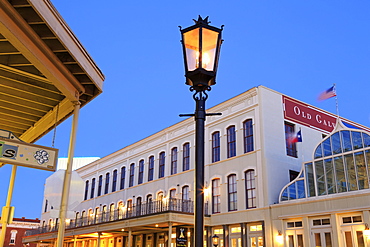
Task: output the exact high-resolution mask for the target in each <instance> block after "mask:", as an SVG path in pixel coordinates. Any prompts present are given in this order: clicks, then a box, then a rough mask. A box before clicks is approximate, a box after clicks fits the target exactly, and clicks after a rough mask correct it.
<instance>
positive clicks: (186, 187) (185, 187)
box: [181, 185, 189, 201]
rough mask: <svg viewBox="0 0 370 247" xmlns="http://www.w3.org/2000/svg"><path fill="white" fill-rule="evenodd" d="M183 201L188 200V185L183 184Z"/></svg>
mask: <svg viewBox="0 0 370 247" xmlns="http://www.w3.org/2000/svg"><path fill="white" fill-rule="evenodd" d="M181 199H182V200H183V201H187V200H189V186H187V185H185V186H184V187H182V198H181Z"/></svg>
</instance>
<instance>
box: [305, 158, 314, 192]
mask: <svg viewBox="0 0 370 247" xmlns="http://www.w3.org/2000/svg"><path fill="white" fill-rule="evenodd" d="M305 172H306V186H307V192H308V196H309V197H311V196H315V195H316V193H315V178H314V176H313V167H312V163H307V164H305Z"/></svg>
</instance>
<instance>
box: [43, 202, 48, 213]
mask: <svg viewBox="0 0 370 247" xmlns="http://www.w3.org/2000/svg"><path fill="white" fill-rule="evenodd" d="M48 202H49V201H48V200H45V208H44V213H46V212H47V211H48Z"/></svg>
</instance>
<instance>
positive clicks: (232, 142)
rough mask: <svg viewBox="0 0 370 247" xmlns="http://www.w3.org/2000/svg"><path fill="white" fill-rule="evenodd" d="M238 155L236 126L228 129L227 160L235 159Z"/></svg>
mask: <svg viewBox="0 0 370 247" xmlns="http://www.w3.org/2000/svg"><path fill="white" fill-rule="evenodd" d="M235 155H236V133H235V125H232V126H230V127H229V128H227V158H231V157H234V156H235Z"/></svg>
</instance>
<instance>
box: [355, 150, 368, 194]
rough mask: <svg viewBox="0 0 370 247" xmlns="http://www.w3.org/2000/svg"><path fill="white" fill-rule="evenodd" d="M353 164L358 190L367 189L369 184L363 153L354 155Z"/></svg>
mask: <svg viewBox="0 0 370 247" xmlns="http://www.w3.org/2000/svg"><path fill="white" fill-rule="evenodd" d="M355 164H356V170H357V179H358V189H360V190H362V189H368V188H369V182H368V179H367V171H366V164H365V156H364V153H363V152H357V153H355Z"/></svg>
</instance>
